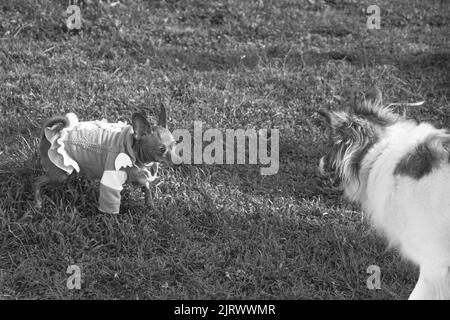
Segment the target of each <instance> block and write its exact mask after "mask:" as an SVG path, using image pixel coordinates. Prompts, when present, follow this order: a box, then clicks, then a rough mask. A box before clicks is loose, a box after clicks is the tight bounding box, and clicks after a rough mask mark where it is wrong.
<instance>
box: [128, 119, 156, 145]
mask: <svg viewBox="0 0 450 320" xmlns="http://www.w3.org/2000/svg"><path fill="white" fill-rule="evenodd" d="M131 122H132V125H133V131H134V137H135V138H136V139H137V140H140V139H142V138H143V137H144V136H146V135H147V134H149V133H150V132H151V130H152V127H151V125H150V123H149V122H148V121H147V119H145V116H144V115H143V114H142V113H134V114H133V116H132V118H131Z"/></svg>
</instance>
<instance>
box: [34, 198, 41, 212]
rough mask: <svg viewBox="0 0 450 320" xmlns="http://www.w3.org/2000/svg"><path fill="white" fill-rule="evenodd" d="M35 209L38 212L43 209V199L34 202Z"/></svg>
mask: <svg viewBox="0 0 450 320" xmlns="http://www.w3.org/2000/svg"><path fill="white" fill-rule="evenodd" d="M34 208H35V209H37V210H40V209H42V200H41V199H38V200H36V201H35V202H34Z"/></svg>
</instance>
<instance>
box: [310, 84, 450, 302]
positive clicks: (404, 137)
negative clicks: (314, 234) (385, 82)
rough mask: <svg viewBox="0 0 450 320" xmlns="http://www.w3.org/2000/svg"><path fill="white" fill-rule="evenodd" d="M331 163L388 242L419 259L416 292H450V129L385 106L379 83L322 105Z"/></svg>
mask: <svg viewBox="0 0 450 320" xmlns="http://www.w3.org/2000/svg"><path fill="white" fill-rule="evenodd" d="M319 113H320V114H321V115H323V116H324V117H325V118H326V119H327V120H328V123H329V124H330V125H331V128H332V130H331V131H332V135H331V143H332V147H331V148H330V151H329V153H328V154H327V155H326V156H325V157H323V158H322V159H321V161H320V170H321V172H324V171H325V169H329V170H332V171H334V172H336V173H337V174H338V176H339V177H340V179H341V180H342V182H343V187H344V190H345V195H346V197H347V198H348V199H350V200H351V201H354V202H357V203H359V204H361V206H362V208H363V210H364V212H365V214H367V215H368V217H369V219H370V221H371V222H372V224H373V225H374V227H375V228H376V229H377V230H379V231H381V232H382V233H383V234H384V235H385V237H386V238H387V239H388V241H389V244H390V245H392V246H395V247H397V248H398V249H399V250H400V252H401V253H402V254H403V256H405V257H406V258H407V259H409V260H411V261H412V262H414V263H415V264H417V265H418V266H419V267H420V275H419V280H418V282H417V284H416V286H415V288H414V290H413V292H412V293H411V295H410V297H409V298H410V299H450V280H449V279H450V273H449V271H450V269H449V267H450V195H449V192H450V163H449V160H450V134H449V133H448V132H447V131H446V130H442V129H437V128H435V127H433V126H432V125H430V124H428V123H417V122H416V121H413V120H409V119H407V118H406V117H405V116H401V115H398V114H396V113H394V112H393V111H392V110H391V109H390V108H389V107H388V106H387V107H386V106H383V104H382V98H381V92H380V91H379V89H377V88H374V89H373V90H372V91H371V92H369V93H368V94H367V95H366V97H365V99H364V100H363V101H362V102H361V103H359V104H357V105H356V106H354V107H351V108H347V109H345V110H342V111H331V110H320V111H319Z"/></svg>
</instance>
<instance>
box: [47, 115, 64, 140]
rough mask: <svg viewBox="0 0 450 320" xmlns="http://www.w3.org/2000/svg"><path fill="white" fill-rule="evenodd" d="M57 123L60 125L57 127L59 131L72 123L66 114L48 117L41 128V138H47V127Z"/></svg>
mask: <svg viewBox="0 0 450 320" xmlns="http://www.w3.org/2000/svg"><path fill="white" fill-rule="evenodd" d="M55 124H57V125H58V126H57V127H56V128H55V129H56V130H57V131H61V130H62V129H64V128H66V127H68V126H69V125H70V120H69V118H68V117H66V116H56V117H53V118H50V119H48V120H47V121H46V122H45V123H44V125H43V126H42V130H41V137H40V138H41V139H43V138H45V128H49V127H53V126H54V125H55Z"/></svg>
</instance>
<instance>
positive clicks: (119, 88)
mask: <svg viewBox="0 0 450 320" xmlns="http://www.w3.org/2000/svg"><path fill="white" fill-rule="evenodd" d="M86 2H87V5H86V6H83V7H82V8H81V14H82V17H83V31H82V32H78V33H77V32H74V31H68V30H67V28H66V27H65V19H64V17H63V15H62V13H63V12H64V10H65V9H66V7H67V4H68V1H56V0H55V1H50V0H35V1H33V0H3V1H2V2H1V4H0V63H1V64H0V299H405V298H407V297H408V295H409V293H410V292H411V290H412V289H413V287H414V284H415V281H416V279H417V276H418V270H417V269H416V268H415V267H414V266H412V265H411V264H409V263H408V262H406V261H405V260H404V259H402V258H401V257H400V256H399V255H398V254H397V252H395V251H394V250H389V249H387V248H386V243H385V241H384V240H383V239H382V238H381V237H379V236H378V235H377V234H376V233H375V232H374V231H373V230H371V229H370V226H369V225H368V224H367V223H366V221H365V220H364V219H363V218H362V214H361V212H360V211H359V209H358V208H357V207H356V206H354V205H350V204H348V203H345V202H344V201H343V200H342V199H341V192H340V190H339V189H338V188H337V186H336V185H335V184H333V183H331V182H330V181H328V180H327V179H323V178H321V177H319V176H318V175H317V173H316V165H317V162H318V159H319V158H320V157H321V155H322V154H323V152H324V151H325V130H326V125H325V124H324V123H323V122H322V121H321V119H319V118H318V117H317V116H316V115H315V111H317V110H318V108H319V107H322V106H328V107H331V108H336V107H339V106H342V105H345V104H348V103H351V101H352V99H353V96H354V95H355V93H356V94H361V93H362V92H363V91H364V90H366V89H367V88H368V87H369V86H370V85H372V84H373V83H376V84H377V85H378V86H379V87H380V88H381V89H382V91H383V93H384V95H385V97H386V99H387V100H388V101H391V102H398V101H410V102H411V101H418V100H423V99H424V100H425V101H426V105H425V106H422V107H417V108H413V109H410V110H408V114H410V115H411V116H413V117H416V118H417V119H419V120H424V121H431V122H432V123H434V124H435V125H438V126H449V125H450V112H448V110H447V109H446V107H448V106H450V103H449V99H450V36H449V32H450V21H449V18H448V17H449V16H450V5H449V3H448V1H443V2H441V1H437V0H436V1H435V0H428V1H424V0H420V1H419V0H414V1H411V0H398V1H389V0H379V1H378V0H373V1H370V2H369V1H359V0H335V1H331V0H327V1H320V0H316V1H307V0H298V1H294V0H280V1H276V0H252V1H239V0H228V1H217V0H214V1H200V0H187V1H178V0H166V1H156V0H155V1H152V0H147V1H144V0H138V1H132V0H121V1H120V4H117V3H116V5H113V6H111V5H110V4H108V3H106V2H99V1H97V0H92V1H86ZM369 4H377V5H378V6H379V7H380V8H381V29H379V30H368V29H367V27H366V19H367V18H366V15H365V13H364V10H365V8H367V7H368V6H369ZM159 99H163V101H164V103H165V104H166V105H167V107H168V109H169V110H170V111H169V112H170V129H175V128H187V129H190V130H191V129H192V128H193V122H194V121H203V128H204V129H207V128H218V129H221V130H225V129H228V128H229V129H239V128H242V129H246V128H256V129H260V128H276V129H279V130H280V169H279V172H278V174H276V175H272V176H264V177H263V176H261V175H260V174H259V170H260V167H259V166H258V165H214V166H213V165H189V166H188V165H186V166H183V167H182V168H180V169H176V170H173V169H164V170H163V174H162V179H161V180H160V183H159V184H158V185H157V186H155V187H154V188H153V189H152V190H153V191H152V192H153V196H154V198H155V200H154V203H153V205H152V206H151V207H147V206H145V204H144V201H143V195H142V194H140V192H138V190H135V189H133V188H131V187H129V188H126V189H125V190H124V192H123V199H122V207H121V213H120V214H119V215H117V216H114V215H104V214H99V213H98V212H97V209H96V207H97V199H98V182H94V181H89V180H86V179H82V178H73V179H71V180H70V181H68V182H67V183H65V184H64V185H59V186H57V185H55V186H48V187H46V188H45V189H44V190H43V196H44V197H43V200H44V201H43V208H42V210H36V209H35V208H34V207H33V195H32V183H33V180H34V179H35V178H36V177H37V176H39V175H40V174H41V173H42V169H41V167H40V165H39V162H38V157H37V153H36V147H37V144H38V138H37V137H38V134H39V130H40V126H41V124H42V123H43V121H44V120H45V119H46V118H48V117H51V116H53V115H57V114H64V113H66V112H69V111H71V112H75V113H76V114H77V115H78V117H79V118H80V119H81V120H94V119H101V118H107V119H108V120H110V121H118V120H128V121H129V120H130V118H131V114H132V112H135V111H138V110H145V111H146V112H147V113H148V114H151V113H152V112H153V111H154V110H155V108H156V107H157V106H158V101H159ZM73 264H76V265H78V266H80V268H81V270H82V288H81V290H76V289H75V290H68V289H67V287H66V280H67V278H68V276H69V275H68V274H66V269H67V267H68V266H69V265H73ZM370 265H378V266H379V267H380V269H381V289H380V290H369V289H367V287H366V279H367V278H368V276H369V275H368V274H367V273H366V270H367V267H368V266H370Z"/></svg>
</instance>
